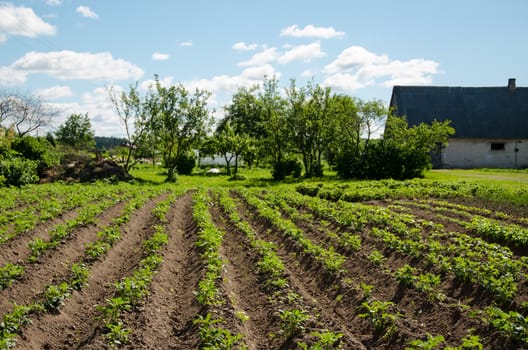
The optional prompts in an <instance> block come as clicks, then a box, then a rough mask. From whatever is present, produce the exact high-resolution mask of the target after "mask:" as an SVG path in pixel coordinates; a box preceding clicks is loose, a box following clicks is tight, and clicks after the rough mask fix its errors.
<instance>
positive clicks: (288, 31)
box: [280, 24, 345, 39]
mask: <svg viewBox="0 0 528 350" xmlns="http://www.w3.org/2000/svg"><path fill="white" fill-rule="evenodd" d="M280 35H281V36H293V37H296V38H320V39H331V38H339V37H343V36H345V32H338V31H336V30H335V29H334V28H332V27H315V26H314V25H312V24H309V25H307V26H306V27H304V28H303V29H301V28H299V26H298V25H297V24H294V25H292V26H289V27H286V28H284V29H282V30H281V33H280Z"/></svg>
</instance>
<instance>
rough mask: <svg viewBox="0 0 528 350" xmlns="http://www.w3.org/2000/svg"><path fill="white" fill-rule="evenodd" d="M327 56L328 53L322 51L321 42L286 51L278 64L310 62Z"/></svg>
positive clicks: (294, 47)
mask: <svg viewBox="0 0 528 350" xmlns="http://www.w3.org/2000/svg"><path fill="white" fill-rule="evenodd" d="M325 56H326V53H324V52H323V51H321V44H320V43H319V42H315V43H311V44H308V45H298V46H293V47H291V48H289V50H288V51H286V52H285V53H284V54H282V55H281V56H280V57H279V58H278V59H277V62H278V63H280V64H286V63H290V62H292V61H303V62H310V61H311V60H312V59H314V58H321V57H325Z"/></svg>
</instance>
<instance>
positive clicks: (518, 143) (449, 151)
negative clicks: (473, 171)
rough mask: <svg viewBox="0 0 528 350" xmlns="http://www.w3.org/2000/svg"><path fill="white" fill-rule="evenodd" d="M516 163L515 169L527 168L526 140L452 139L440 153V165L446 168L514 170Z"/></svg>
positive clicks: (527, 149) (527, 141)
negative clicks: (502, 146)
mask: <svg viewBox="0 0 528 350" xmlns="http://www.w3.org/2000/svg"><path fill="white" fill-rule="evenodd" d="M492 144H495V145H494V148H495V149H492ZM501 144H503V145H504V149H500V148H501ZM515 148H517V149H518V151H517V152H515ZM516 158H517V160H516ZM516 163H517V168H528V139H519V140H507V139H493V140H490V139H461V138H453V139H450V140H449V144H448V145H447V147H446V148H445V149H444V150H443V151H442V165H443V167H447V168H515V167H516Z"/></svg>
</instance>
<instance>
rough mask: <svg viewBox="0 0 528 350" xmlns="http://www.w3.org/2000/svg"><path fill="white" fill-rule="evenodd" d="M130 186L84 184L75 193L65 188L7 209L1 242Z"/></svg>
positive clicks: (0, 227) (1, 219)
mask: <svg viewBox="0 0 528 350" xmlns="http://www.w3.org/2000/svg"><path fill="white" fill-rule="evenodd" d="M128 187H129V186H126V185H124V186H115V187H111V188H110V189H109V188H108V187H103V188H96V187H87V186H84V187H80V188H79V190H78V191H77V192H73V193H66V189H64V193H62V194H61V195H59V196H51V197H50V198H47V199H45V200H44V199H41V200H40V201H39V202H37V203H35V204H31V205H27V206H25V207H24V208H21V209H18V210H11V211H5V212H4V213H3V215H0V244H2V243H4V242H7V241H9V240H11V239H13V238H15V237H17V236H18V235H20V234H22V233H26V232H28V231H30V230H32V229H33V228H35V226H36V225H37V224H40V223H44V222H46V221H49V220H51V219H53V218H54V217H57V216H59V215H60V214H62V213H64V212H65V211H68V210H72V209H74V208H76V207H81V206H85V205H87V204H89V203H90V202H95V201H98V200H102V199H104V198H105V197H108V196H110V195H112V194H119V193H124V192H126V191H127V188H128ZM70 190H71V189H70Z"/></svg>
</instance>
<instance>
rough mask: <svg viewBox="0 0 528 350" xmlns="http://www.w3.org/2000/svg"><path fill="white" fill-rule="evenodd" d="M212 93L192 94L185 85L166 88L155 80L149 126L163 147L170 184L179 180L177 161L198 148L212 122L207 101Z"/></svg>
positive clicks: (162, 151) (201, 91) (148, 102)
mask: <svg viewBox="0 0 528 350" xmlns="http://www.w3.org/2000/svg"><path fill="white" fill-rule="evenodd" d="M209 96H210V93H209V92H207V91H205V90H196V91H195V92H194V94H190V93H189V92H188V91H187V90H186V89H185V87H184V86H183V85H181V84H180V85H178V86H170V87H164V86H162V85H161V84H160V82H159V80H158V78H157V77H156V85H155V90H151V91H150V94H149V96H148V98H147V101H146V103H147V108H148V111H149V113H150V115H151V116H152V119H151V121H150V123H149V126H150V128H151V130H152V132H153V134H154V136H155V140H156V143H157V145H158V146H159V148H160V152H161V155H162V157H163V161H164V164H165V167H166V168H167V181H170V182H173V181H175V180H176V173H177V172H178V169H177V159H178V158H180V157H181V156H182V155H183V154H185V153H187V152H190V151H191V150H193V149H194V148H195V147H198V146H199V144H200V140H201V139H202V138H203V137H204V136H205V134H206V131H207V128H208V126H209V123H210V116H209V111H208V110H207V99H208V98H209Z"/></svg>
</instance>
